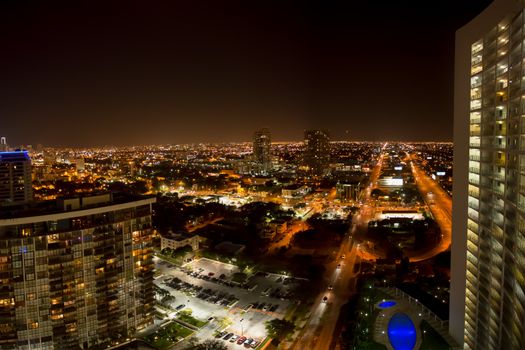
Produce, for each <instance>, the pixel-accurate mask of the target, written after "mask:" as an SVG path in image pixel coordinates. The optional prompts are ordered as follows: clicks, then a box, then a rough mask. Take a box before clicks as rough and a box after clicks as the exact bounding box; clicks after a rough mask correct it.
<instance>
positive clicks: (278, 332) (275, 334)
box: [265, 318, 295, 340]
mask: <svg viewBox="0 0 525 350" xmlns="http://www.w3.org/2000/svg"><path fill="white" fill-rule="evenodd" d="M265 327H266V332H268V335H269V336H270V337H272V338H276V339H279V340H282V339H284V338H286V336H287V335H288V334H290V333H292V332H293V331H294V329H295V325H294V324H293V323H292V322H290V321H286V320H280V319H278V318H274V319H273V320H271V321H266V324H265Z"/></svg>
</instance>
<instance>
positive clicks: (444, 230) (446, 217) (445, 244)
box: [410, 155, 452, 261]
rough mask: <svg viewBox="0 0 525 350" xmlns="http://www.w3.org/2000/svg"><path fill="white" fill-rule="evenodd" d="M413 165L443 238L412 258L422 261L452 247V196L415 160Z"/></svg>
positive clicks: (415, 176)
mask: <svg viewBox="0 0 525 350" xmlns="http://www.w3.org/2000/svg"><path fill="white" fill-rule="evenodd" d="M414 158H415V155H411V159H414ZM411 167H412V173H413V174H414V179H415V180H416V184H417V188H418V190H419V192H420V193H421V196H422V197H423V199H424V200H425V202H426V203H427V205H428V206H429V208H430V211H431V212H432V215H433V216H434V219H435V220H436V222H437V223H438V225H439V227H440V229H441V234H442V239H441V242H440V244H439V245H438V246H436V247H435V248H434V249H432V250H431V251H429V252H427V253H425V254H421V255H418V256H415V257H412V258H411V259H410V260H411V261H421V260H425V259H429V258H431V257H433V256H435V255H437V254H439V253H441V252H444V251H446V250H448V249H449V248H450V244H451V242H452V198H451V197H450V196H449V194H448V193H447V192H446V191H445V190H444V189H443V188H442V187H441V186H440V185H439V184H438V183H437V182H436V181H434V180H433V179H432V178H431V177H429V176H428V175H427V174H426V173H425V172H424V171H423V170H421V169H420V168H419V167H418V166H417V165H416V164H414V162H413V161H412V162H411Z"/></svg>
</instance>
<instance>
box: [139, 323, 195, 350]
mask: <svg viewBox="0 0 525 350" xmlns="http://www.w3.org/2000/svg"><path fill="white" fill-rule="evenodd" d="M191 334H193V331H192V330H191V329H188V328H186V327H184V326H182V325H180V324H178V323H176V322H171V323H170V324H168V325H167V326H165V327H163V328H161V329H159V330H158V331H156V332H155V333H152V334H150V335H147V336H145V337H144V340H145V341H147V342H148V343H150V344H151V345H153V346H154V347H155V348H157V349H159V350H164V349H167V348H169V347H170V346H172V345H173V344H174V343H176V342H177V341H179V340H180V339H183V338H186V337H188V336H190V335H191Z"/></svg>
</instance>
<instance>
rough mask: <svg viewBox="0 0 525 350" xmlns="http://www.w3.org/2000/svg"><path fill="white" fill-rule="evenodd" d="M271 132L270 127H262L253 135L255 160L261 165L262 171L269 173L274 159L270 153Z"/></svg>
mask: <svg viewBox="0 0 525 350" xmlns="http://www.w3.org/2000/svg"><path fill="white" fill-rule="evenodd" d="M270 146H271V134H270V130H268V129H266V128H265V129H261V130H258V131H256V132H255V133H254V135H253V156H254V160H255V162H256V163H257V165H258V167H260V172H261V173H267V172H268V171H270V170H271V166H272V159H271V153H270Z"/></svg>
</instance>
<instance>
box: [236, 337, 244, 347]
mask: <svg viewBox="0 0 525 350" xmlns="http://www.w3.org/2000/svg"><path fill="white" fill-rule="evenodd" d="M245 341H246V337H240V338H239V340H237V344H239V345H241V344H242V343H244V342H245Z"/></svg>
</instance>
